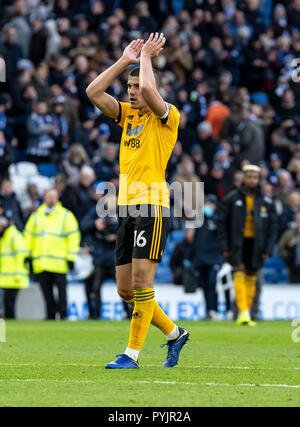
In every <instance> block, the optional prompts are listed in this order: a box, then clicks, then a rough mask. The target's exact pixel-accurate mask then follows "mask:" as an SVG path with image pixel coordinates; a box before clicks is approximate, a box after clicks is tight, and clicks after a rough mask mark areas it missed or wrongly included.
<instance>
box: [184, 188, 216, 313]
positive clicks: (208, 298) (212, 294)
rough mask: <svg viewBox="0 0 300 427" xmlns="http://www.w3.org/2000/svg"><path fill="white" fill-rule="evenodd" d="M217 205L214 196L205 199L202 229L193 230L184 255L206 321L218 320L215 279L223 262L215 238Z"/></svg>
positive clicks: (209, 195) (210, 195)
mask: <svg viewBox="0 0 300 427" xmlns="http://www.w3.org/2000/svg"><path fill="white" fill-rule="evenodd" d="M217 205H218V198H217V197H216V196H215V195H214V194H208V195H207V196H206V197H205V204H204V222H203V225H202V227H199V228H197V229H196V230H195V234H194V238H193V241H192V245H191V247H190V250H189V251H188V253H187V255H186V259H187V260H188V261H189V262H191V263H192V265H193V267H194V269H195V272H196V277H197V281H198V286H199V287H201V288H202V289H203V292H204V297H205V303H206V318H205V319H206V320H213V319H217V318H218V298H217V292H216V281H217V280H216V279H217V273H218V270H219V269H220V267H221V266H222V264H223V262H224V260H223V258H222V256H221V254H220V248H219V241H218V238H217V217H216V209H217Z"/></svg>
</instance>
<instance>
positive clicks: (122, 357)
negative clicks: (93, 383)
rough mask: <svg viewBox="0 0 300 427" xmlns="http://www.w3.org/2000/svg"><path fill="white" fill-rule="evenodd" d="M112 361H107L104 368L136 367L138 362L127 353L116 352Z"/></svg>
mask: <svg viewBox="0 0 300 427" xmlns="http://www.w3.org/2000/svg"><path fill="white" fill-rule="evenodd" d="M116 357H117V359H116V360H115V361H114V362H111V363H108V365H106V366H105V369H138V368H139V362H136V361H135V360H133V359H131V358H130V357H129V356H127V354H118V355H117V356H116Z"/></svg>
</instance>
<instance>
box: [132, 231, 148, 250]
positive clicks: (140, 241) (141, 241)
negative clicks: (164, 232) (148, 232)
mask: <svg viewBox="0 0 300 427" xmlns="http://www.w3.org/2000/svg"><path fill="white" fill-rule="evenodd" d="M144 234H145V230H143V231H140V232H139V234H138V230H134V244H133V247H134V248H135V247H136V246H138V247H139V248H144V247H145V246H146V245H147V240H146V237H144Z"/></svg>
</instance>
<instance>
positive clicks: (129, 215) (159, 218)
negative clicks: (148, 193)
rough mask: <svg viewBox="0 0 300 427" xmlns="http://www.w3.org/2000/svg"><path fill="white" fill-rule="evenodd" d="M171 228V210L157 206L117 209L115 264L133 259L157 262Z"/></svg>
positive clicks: (126, 262)
mask: <svg viewBox="0 0 300 427" xmlns="http://www.w3.org/2000/svg"><path fill="white" fill-rule="evenodd" d="M169 228H170V210H169V209H168V208H165V207H162V206H156V205H140V206H119V222H118V231H117V242H116V265H117V266H118V265H124V264H130V263H131V262H132V258H143V259H149V260H151V261H154V262H158V263H160V262H161V260H162V256H163V252H164V249H165V246H166V243H167V238H168V234H169Z"/></svg>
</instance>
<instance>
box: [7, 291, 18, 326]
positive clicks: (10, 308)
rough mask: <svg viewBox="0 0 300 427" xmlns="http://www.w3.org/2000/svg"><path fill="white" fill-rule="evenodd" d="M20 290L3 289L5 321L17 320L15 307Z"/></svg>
mask: <svg viewBox="0 0 300 427" xmlns="http://www.w3.org/2000/svg"><path fill="white" fill-rule="evenodd" d="M18 292H19V289H3V293H4V296H3V304H4V317H5V319H15V318H16V315H15V306H16V299H17V296H18Z"/></svg>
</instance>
